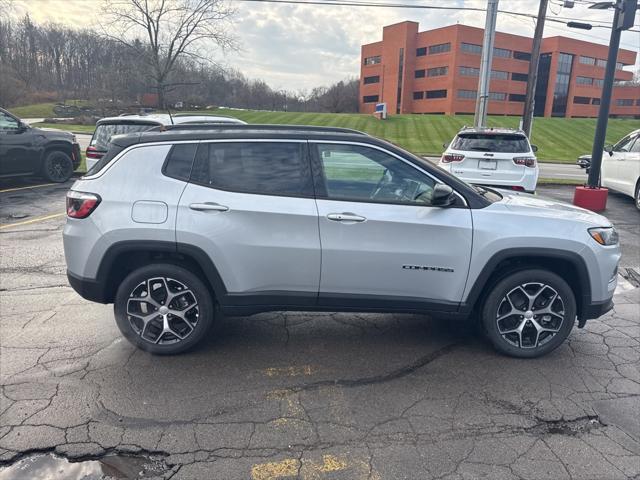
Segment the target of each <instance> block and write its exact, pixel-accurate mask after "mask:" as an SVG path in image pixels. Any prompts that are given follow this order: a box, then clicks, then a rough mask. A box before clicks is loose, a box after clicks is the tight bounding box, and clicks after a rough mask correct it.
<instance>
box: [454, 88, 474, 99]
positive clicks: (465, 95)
mask: <svg viewBox="0 0 640 480" xmlns="http://www.w3.org/2000/svg"><path fill="white" fill-rule="evenodd" d="M477 95H478V91H477V90H458V98H462V99H465V100H475V99H476V96H477Z"/></svg>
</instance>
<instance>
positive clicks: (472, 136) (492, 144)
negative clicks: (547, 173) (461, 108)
mask: <svg viewBox="0 0 640 480" xmlns="http://www.w3.org/2000/svg"><path fill="white" fill-rule="evenodd" d="M451 148H453V149H454V150H466V151H477V152H497V153H528V152H529V151H530V147H529V141H528V140H527V137H525V136H524V135H517V134H509V133H460V134H458V136H457V137H456V138H455V139H454V140H453V143H452V145H451Z"/></svg>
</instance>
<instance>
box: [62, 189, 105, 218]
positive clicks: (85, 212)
mask: <svg viewBox="0 0 640 480" xmlns="http://www.w3.org/2000/svg"><path fill="white" fill-rule="evenodd" d="M100 200H101V198H100V196H99V195H96V194H95V193H85V192H76V191H74V190H69V191H68V192H67V215H68V216H69V217H71V218H87V217H88V216H89V215H90V214H91V212H93V211H94V210H95V209H96V207H97V206H98V205H99V204H100Z"/></svg>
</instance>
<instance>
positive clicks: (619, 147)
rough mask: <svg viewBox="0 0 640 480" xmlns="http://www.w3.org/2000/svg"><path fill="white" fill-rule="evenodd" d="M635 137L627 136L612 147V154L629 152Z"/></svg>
mask: <svg viewBox="0 0 640 480" xmlns="http://www.w3.org/2000/svg"><path fill="white" fill-rule="evenodd" d="M634 140H635V137H633V136H631V135H628V136H626V137H624V138H623V139H622V140H620V141H619V142H618V143H616V144H615V145H614V146H613V151H614V152H629V151H631V145H632V144H633V141H634Z"/></svg>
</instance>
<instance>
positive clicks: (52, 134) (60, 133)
mask: <svg viewBox="0 0 640 480" xmlns="http://www.w3.org/2000/svg"><path fill="white" fill-rule="evenodd" d="M30 128H32V129H33V130H34V132H37V133H39V134H40V135H42V136H43V137H46V138H48V139H51V140H66V141H68V142H72V141H73V137H74V135H73V133H71V132H67V131H64V130H58V129H56V128H38V127H30Z"/></svg>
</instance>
